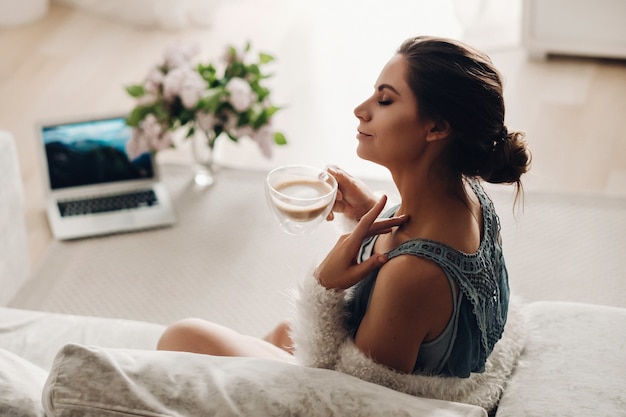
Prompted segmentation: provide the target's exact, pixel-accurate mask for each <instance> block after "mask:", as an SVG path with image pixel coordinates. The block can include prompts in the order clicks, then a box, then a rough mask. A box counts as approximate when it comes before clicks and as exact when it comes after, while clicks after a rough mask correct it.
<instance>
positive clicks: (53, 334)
mask: <svg viewBox="0 0 626 417" xmlns="http://www.w3.org/2000/svg"><path fill="white" fill-rule="evenodd" d="M164 330H165V326H163V325H160V324H154V323H146V322H140V321H133V320H123V319H110V318H102V317H88V316H77V315H71V314H59V313H45V312H41V311H30V310H20V309H14V308H6V307H0V348H4V349H6V350H9V351H11V352H13V353H15V354H16V355H18V356H20V357H22V358H24V359H25V360H27V361H29V362H31V363H33V364H35V365H37V366H39V367H40V368H42V369H44V370H49V369H50V366H51V365H52V361H53V360H54V357H55V356H56V354H57V353H58V352H59V350H60V349H61V348H62V347H63V346H64V345H66V344H67V343H80V344H94V345H98V346H105V347H111V348H122V347H123V348H129V349H154V348H155V347H156V344H157V340H159V337H160V336H161V334H162V333H163V331H164ZM0 415H1V414H0Z"/></svg>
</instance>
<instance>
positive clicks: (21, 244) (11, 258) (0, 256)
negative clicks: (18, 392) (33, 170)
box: [0, 6, 30, 306]
mask: <svg viewBox="0 0 626 417" xmlns="http://www.w3.org/2000/svg"><path fill="white" fill-rule="evenodd" d="M7 7H8V6H7ZM0 237H1V238H0V288H2V291H0V306H3V305H6V304H7V303H8V302H9V301H10V300H11V299H12V298H13V296H14V295H15V293H16V292H17V290H18V289H19V288H20V286H22V284H24V282H26V279H27V278H28V272H29V262H30V261H29V259H28V246H27V243H26V222H25V218H24V191H23V188H22V177H21V175H20V169H19V164H18V159H17V150H16V148H15V143H14V141H13V136H12V135H11V134H10V133H9V132H7V131H4V130H0Z"/></svg>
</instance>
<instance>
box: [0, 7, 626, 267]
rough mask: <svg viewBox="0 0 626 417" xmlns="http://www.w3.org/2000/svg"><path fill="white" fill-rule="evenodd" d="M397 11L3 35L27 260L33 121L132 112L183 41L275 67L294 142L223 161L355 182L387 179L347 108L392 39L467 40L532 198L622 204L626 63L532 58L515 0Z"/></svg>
mask: <svg viewBox="0 0 626 417" xmlns="http://www.w3.org/2000/svg"><path fill="white" fill-rule="evenodd" d="M310 3H313V2H310ZM402 3H403V4H402V6H397V7H396V8H393V9H391V8H389V7H387V8H382V6H380V2H375V1H373V0H368V1H365V0H364V1H356V0H350V1H348V0H345V1H343V2H336V1H335V2H331V1H330V0H321V1H319V2H315V5H314V6H313V5H306V4H304V3H300V2H289V1H287V0H258V1H255V2H252V1H250V0H233V1H230V2H222V3H220V6H219V7H216V8H215V10H214V15H213V16H209V18H210V20H211V25H210V27H201V26H195V27H190V28H188V29H185V30H172V29H149V28H140V27H136V26H134V25H132V24H128V23H125V22H120V21H118V20H115V19H112V18H107V17H102V16H98V15H96V14H93V13H89V12H86V11H81V10H77V9H74V8H71V7H68V6H65V5H62V4H58V3H55V2H53V3H52V4H51V7H50V10H49V12H48V14H47V15H46V16H45V17H44V18H43V19H41V20H39V21H37V22H34V23H32V24H28V25H24V26H19V27H15V28H2V29H0V56H2V59H1V60H0V128H2V129H6V130H9V131H10V132H12V133H13V134H14V135H15V137H16V139H17V146H18V152H19V157H20V163H21V172H22V177H23V181H24V185H25V193H26V221H27V227H28V238H29V248H30V255H31V263H32V265H33V266H34V265H36V264H37V262H38V260H39V259H40V258H41V256H42V254H43V252H44V251H45V248H46V247H47V245H48V244H49V243H50V241H51V236H50V231H49V229H48V225H47V222H46V219H45V217H44V212H43V188H42V177H41V172H40V170H39V165H38V151H37V148H36V139H37V137H36V132H35V123H36V122H40V121H45V120H55V119H59V118H74V117H86V116H90V115H99V114H108V113H114V112H118V111H127V110H128V109H130V108H131V107H132V105H133V102H132V101H131V99H130V98H129V97H128V96H127V95H126V93H125V91H124V88H123V87H124V86H125V85H128V84H131V83H136V82H139V81H141V80H142V79H143V77H144V76H145V75H146V73H147V71H148V70H149V68H150V67H151V66H152V65H155V64H157V63H158V61H159V60H160V58H161V54H162V50H163V49H164V48H165V47H166V46H167V45H169V44H171V43H172V42H174V41H179V40H182V41H193V42H196V43H197V44H198V45H199V46H200V48H201V54H202V58H203V59H209V58H215V57H217V56H219V54H220V53H221V51H222V48H223V47H224V46H225V45H226V44H227V43H231V42H232V43H234V44H239V45H242V44H243V43H244V42H245V41H246V40H248V39H249V40H252V41H253V48H255V49H256V48H258V49H259V50H264V51H267V52H270V53H272V54H274V55H275V56H276V57H277V58H278V61H277V63H276V64H275V70H274V74H275V76H274V77H273V78H272V79H271V83H272V88H273V91H274V93H275V98H276V100H277V102H278V103H281V104H283V103H284V105H285V109H284V111H282V112H281V113H280V114H279V116H278V117H277V119H276V124H277V125H278V126H280V128H281V129H282V130H283V131H285V133H286V134H287V136H288V140H289V142H290V144H289V145H288V146H287V147H285V149H280V150H278V151H277V152H276V154H275V156H274V158H272V159H271V160H264V159H263V157H262V156H261V154H260V153H259V152H258V151H257V150H256V149H255V148H254V146H253V145H252V144H251V143H245V142H244V143H241V144H238V145H233V144H230V143H223V144H220V149H219V150H218V153H219V158H220V160H221V161H222V162H223V163H226V164H230V165H235V166H236V165H245V166H252V167H259V168H266V167H269V166H273V165H278V164H282V163H286V162H302V163H309V164H315V165H320V166H323V165H325V164H327V163H336V164H338V165H342V166H344V167H345V168H346V169H348V170H350V171H352V172H353V173H355V174H356V175H361V176H370V177H376V178H379V177H385V175H386V173H385V172H383V171H380V170H378V169H377V167H372V166H370V165H368V164H366V163H365V162H363V161H359V160H358V159H357V158H356V157H355V156H354V144H355V141H354V132H355V127H356V123H355V120H356V119H354V116H353V115H352V109H353V108H354V106H355V105H356V104H358V103H359V102H360V100H362V99H363V98H365V97H367V96H368V95H369V94H370V91H371V88H372V84H373V82H374V80H375V78H376V76H377V74H378V72H379V70H380V69H381V68H382V66H383V65H384V63H385V62H386V60H387V59H388V58H389V57H390V56H391V55H392V54H393V52H394V50H395V48H396V47H397V46H398V45H399V43H400V42H401V41H402V40H403V39H404V38H406V37H409V36H411V35H415V34H418V33H428V34H434V35H441V36H450V37H456V38H461V39H465V40H467V41H468V42H471V43H472V44H474V45H475V46H477V47H479V48H481V49H484V50H485V51H486V52H487V53H489V55H490V56H491V57H492V59H493V61H494V62H495V64H496V66H497V67H498V68H499V69H500V70H501V71H502V73H503V75H504V78H505V82H506V86H505V88H506V90H505V99H506V102H507V106H508V107H507V124H508V125H509V129H520V130H525V131H526V132H527V138H528V142H529V145H530V147H531V149H532V151H533V169H532V171H531V173H530V174H529V175H528V176H527V178H526V182H525V188H526V189H527V190H546V191H550V192H576V193H599V194H606V195H615V196H626V130H625V129H624V128H623V126H622V122H623V119H624V116H625V115H626V62H623V61H611V60H597V59H586V58H572V57H552V58H550V59H548V60H546V61H531V60H529V59H528V58H527V54H526V52H525V51H524V50H523V48H522V47H521V46H520V40H519V39H520V36H519V26H520V18H519V16H520V11H519V1H509V2H508V4H510V5H511V7H510V8H508V9H506V10H505V11H502V10H493V9H492V10H491V11H490V10H489V8H487V9H486V10H483V14H481V15H478V14H477V13H476V11H475V10H474V9H471V7H470V6H471V4H472V3H473V2H466V3H461V2H458V1H453V0H450V1H440V2H428V1H408V0H407V1H404V2H402ZM474 3H475V2H474ZM483 3H485V2H483ZM486 3H487V4H491V3H495V2H486ZM398 4H400V3H398ZM400 7H402V10H401V11H402V13H398V10H399V8H400ZM494 7H495V6H494ZM490 12H491V13H492V15H490V14H489V13H490ZM498 13H503V14H498ZM433 16H436V18H434V17H433ZM494 16H496V18H494ZM498 16H500V17H498ZM494 22H495V23H494ZM490 25H491V26H490ZM494 25H495V26H494ZM489 28H492V29H493V30H491V31H487V30H486V29H489ZM481 29H482V31H481ZM494 31H495V32H494ZM494 33H497V36H495V34H494ZM160 157H161V158H164V159H168V158H172V159H176V158H183V159H184V158H186V154H185V152H184V150H179V151H172V152H169V153H164V154H163V155H162V156H160Z"/></svg>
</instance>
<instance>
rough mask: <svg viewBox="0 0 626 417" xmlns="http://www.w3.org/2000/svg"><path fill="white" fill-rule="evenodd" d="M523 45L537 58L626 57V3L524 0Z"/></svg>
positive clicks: (596, 0)
mask: <svg viewBox="0 0 626 417" xmlns="http://www.w3.org/2000/svg"><path fill="white" fill-rule="evenodd" d="M522 42H523V45H524V47H525V48H526V49H527V50H528V52H529V54H530V56H532V57H534V58H543V57H545V56H546V55H547V54H563V55H583V56H594V57H606V58H626V0H593V1H589V0H524V2H523V22H522Z"/></svg>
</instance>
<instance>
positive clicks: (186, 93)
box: [163, 67, 207, 109]
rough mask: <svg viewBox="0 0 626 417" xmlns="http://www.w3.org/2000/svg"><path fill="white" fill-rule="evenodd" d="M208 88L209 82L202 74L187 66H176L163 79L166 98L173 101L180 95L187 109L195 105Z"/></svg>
mask: <svg viewBox="0 0 626 417" xmlns="http://www.w3.org/2000/svg"><path fill="white" fill-rule="evenodd" d="M206 88H207V83H206V81H204V80H203V79H202V77H201V76H200V74H198V73H197V72H196V71H194V70H192V69H191V68H187V67H179V68H174V69H173V70H171V71H170V72H168V73H167V75H166V76H165V79H164V80H163V96H164V97H165V99H166V100H168V101H172V100H173V99H174V98H175V97H177V96H178V97H180V100H181V101H182V103H183V106H185V108H187V109H192V108H194V107H195V105H196V104H197V103H198V100H200V97H202V93H203V92H204V91H205V90H206Z"/></svg>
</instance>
